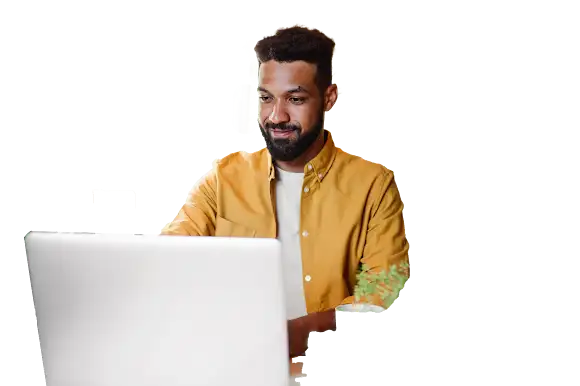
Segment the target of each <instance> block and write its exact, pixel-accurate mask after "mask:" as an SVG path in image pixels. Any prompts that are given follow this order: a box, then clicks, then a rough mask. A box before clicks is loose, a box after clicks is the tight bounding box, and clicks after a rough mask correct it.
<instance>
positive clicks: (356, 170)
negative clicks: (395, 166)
mask: <svg viewBox="0 0 580 386" xmlns="http://www.w3.org/2000/svg"><path fill="white" fill-rule="evenodd" d="M335 162H337V163H338V165H339V168H340V169H341V170H342V171H343V172H346V173H349V174H350V173H352V174H354V175H358V176H361V177H367V178H381V177H382V178H388V177H389V176H391V175H392V174H393V171H392V170H391V169H389V168H387V167H386V166H384V165H382V164H380V163H377V162H372V161H369V160H367V159H365V158H363V157H360V156H357V155H354V154H350V153H347V152H346V151H344V150H342V149H340V148H337V152H336V160H335Z"/></svg>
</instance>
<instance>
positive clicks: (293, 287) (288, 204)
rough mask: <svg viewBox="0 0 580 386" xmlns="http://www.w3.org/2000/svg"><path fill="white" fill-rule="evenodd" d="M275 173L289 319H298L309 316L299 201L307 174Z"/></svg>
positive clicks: (278, 221) (279, 233) (279, 232)
mask: <svg viewBox="0 0 580 386" xmlns="http://www.w3.org/2000/svg"><path fill="white" fill-rule="evenodd" d="M276 172H277V179H276V212H277V213H276V216H277V223H278V240H280V242H281V244H282V269H283V272H284V288H285V294H286V316H287V318H288V319H296V318H299V317H301V316H304V315H306V314H307V312H306V300H305V299H304V283H303V281H302V280H303V278H302V253H301V250H300V201H301V199H302V184H303V181H304V173H291V172H286V171H284V170H281V169H279V168H276Z"/></svg>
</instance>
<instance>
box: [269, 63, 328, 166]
mask: <svg viewBox="0 0 580 386" xmlns="http://www.w3.org/2000/svg"><path fill="white" fill-rule="evenodd" d="M258 96H259V106H260V107H259V121H258V124H259V126H260V131H261V132H262V136H263V137H264V140H265V141H266V147H267V148H268V150H269V151H270V154H271V155H272V158H274V159H275V160H278V161H292V160H294V159H296V158H298V157H299V156H300V155H302V154H303V153H304V152H305V151H306V150H307V149H308V148H309V147H310V146H311V145H312V144H313V143H314V141H315V140H316V139H317V138H318V136H319V135H320V133H321V131H322V129H323V125H324V104H323V100H322V96H321V95H320V92H319V89H318V87H317V85H316V65H315V64H310V63H307V62H303V61H296V62H291V63H279V62H276V61H273V60H270V61H268V62H265V63H262V64H261V66H260V73H259V86H258Z"/></svg>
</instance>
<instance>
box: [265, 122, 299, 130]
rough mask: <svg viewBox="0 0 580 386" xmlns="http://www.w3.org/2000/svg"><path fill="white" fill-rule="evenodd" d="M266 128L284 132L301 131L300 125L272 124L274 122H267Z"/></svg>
mask: <svg viewBox="0 0 580 386" xmlns="http://www.w3.org/2000/svg"><path fill="white" fill-rule="evenodd" d="M264 128H265V129H266V130H273V129H276V130H283V131H294V130H299V129H300V127H299V126H298V125H295V124H293V123H272V122H266V123H265V124H264Z"/></svg>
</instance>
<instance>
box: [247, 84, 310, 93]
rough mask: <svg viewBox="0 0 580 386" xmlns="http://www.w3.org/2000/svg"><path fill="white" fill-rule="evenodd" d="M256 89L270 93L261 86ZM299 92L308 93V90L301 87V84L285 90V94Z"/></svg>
mask: <svg viewBox="0 0 580 386" xmlns="http://www.w3.org/2000/svg"><path fill="white" fill-rule="evenodd" d="M258 91H261V92H265V93H267V94H272V93H271V92H270V91H268V90H266V89H265V88H263V87H258ZM301 92H305V93H307V94H310V92H309V91H308V90H307V89H305V88H304V87H302V86H298V87H295V88H292V89H290V90H287V91H286V94H298V93H301Z"/></svg>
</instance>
